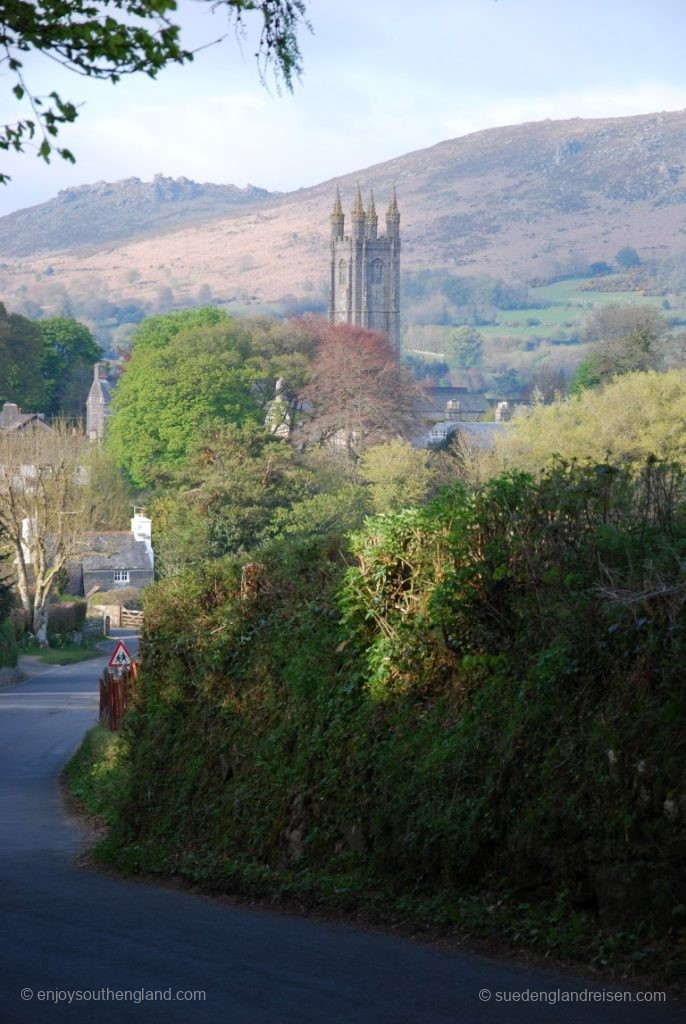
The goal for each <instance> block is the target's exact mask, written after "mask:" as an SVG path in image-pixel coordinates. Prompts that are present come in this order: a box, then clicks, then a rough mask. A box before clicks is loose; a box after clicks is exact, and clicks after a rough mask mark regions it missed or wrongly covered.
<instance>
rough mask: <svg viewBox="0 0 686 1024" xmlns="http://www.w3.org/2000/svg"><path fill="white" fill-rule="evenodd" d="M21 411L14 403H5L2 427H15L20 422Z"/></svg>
mask: <svg viewBox="0 0 686 1024" xmlns="http://www.w3.org/2000/svg"><path fill="white" fill-rule="evenodd" d="M20 415H21V409H20V408H19V406H18V405H15V404H14V402H5V404H4V405H3V407H2V411H1V412H0V427H13V426H14V424H15V423H18V422H19V417H20Z"/></svg>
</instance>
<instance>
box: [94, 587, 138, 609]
mask: <svg viewBox="0 0 686 1024" xmlns="http://www.w3.org/2000/svg"><path fill="white" fill-rule="evenodd" d="M88 603H89V604H90V605H96V606H97V607H100V606H102V605H104V604H120V605H123V606H124V607H125V608H131V609H132V610H135V611H140V609H141V608H142V607H143V591H142V590H138V589H137V588H136V587H118V588H117V589H116V590H99V591H98V593H97V594H93V595H92V596H91V597H89V598H88Z"/></svg>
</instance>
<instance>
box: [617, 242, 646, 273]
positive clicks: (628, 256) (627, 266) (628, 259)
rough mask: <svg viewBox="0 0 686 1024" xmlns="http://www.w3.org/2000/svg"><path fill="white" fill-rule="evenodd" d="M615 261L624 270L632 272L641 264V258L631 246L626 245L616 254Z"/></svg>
mask: <svg viewBox="0 0 686 1024" xmlns="http://www.w3.org/2000/svg"><path fill="white" fill-rule="evenodd" d="M615 259H616V261H617V263H618V264H619V266H620V267H621V268H622V270H631V269H632V267H638V266H640V264H641V257H640V256H639V255H638V253H637V252H636V250H635V249H632V248H631V246H630V245H624V246H622V248H621V249H620V250H619V252H618V253H617V254H616V256H615Z"/></svg>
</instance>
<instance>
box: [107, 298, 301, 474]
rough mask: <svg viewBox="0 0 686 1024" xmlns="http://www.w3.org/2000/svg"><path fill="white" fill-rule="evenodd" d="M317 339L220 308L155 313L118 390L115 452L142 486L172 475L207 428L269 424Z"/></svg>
mask: <svg viewBox="0 0 686 1024" xmlns="http://www.w3.org/2000/svg"><path fill="white" fill-rule="evenodd" d="M310 344H311V343H310V341H309V339H308V338H306V337H305V336H304V335H303V334H302V332H298V331H297V330H296V329H295V328H294V327H293V326H292V325H289V324H284V323H279V321H276V320H273V321H268V320H266V319H264V318H263V319H258V320H256V321H252V320H234V319H232V318H231V317H229V316H227V315H226V313H223V312H221V311H220V310H218V309H212V308H205V309H193V310H184V311H182V312H179V313H171V314H159V315H157V316H153V317H150V319H149V320H146V321H144V323H143V324H141V326H140V328H139V329H138V330H137V331H136V333H135V334H134V338H133V347H132V350H131V358H130V360H129V361H128V362H127V363H126V364H125V367H124V372H123V373H122V376H121V379H120V381H119V384H118V386H117V390H116V392H115V395H114V400H113V415H112V417H111V419H110V422H109V425H108V436H107V447H108V449H109V451H110V452H111V453H112V454H113V456H114V457H115V459H116V461H117V463H118V465H120V466H121V467H123V469H124V470H125V471H126V473H127V474H128V476H129V478H130V479H131V480H132V482H133V483H134V484H136V485H137V486H139V487H145V486H148V485H150V484H152V483H155V482H157V481H159V480H160V478H161V477H162V476H164V474H169V473H172V474H173V472H174V471H175V470H176V469H177V468H178V467H180V466H182V465H183V464H184V463H185V462H186V461H187V459H188V456H189V454H190V453H191V451H192V449H193V448H194V446H195V445H196V443H197V440H198V438H199V437H201V436H203V435H205V434H206V433H207V431H208V430H210V429H212V428H217V427H219V426H220V425H221V424H226V423H235V424H242V423H245V422H248V421H252V422H255V423H257V422H259V423H263V422H264V416H265V408H266V406H267V405H268V404H269V402H271V400H272V399H273V397H274V388H275V385H276V379H277V378H279V377H281V378H283V379H284V382H285V383H284V388H283V390H282V392H281V393H282V394H284V395H285V396H287V395H288V394H289V393H290V392H291V391H292V390H293V388H294V387H295V386H299V384H300V381H301V380H302V379H303V377H304V366H305V355H304V351H305V350H306V349H307V348H308V346H310ZM299 346H300V348H301V349H302V351H298V348H299ZM291 380H292V381H294V384H291Z"/></svg>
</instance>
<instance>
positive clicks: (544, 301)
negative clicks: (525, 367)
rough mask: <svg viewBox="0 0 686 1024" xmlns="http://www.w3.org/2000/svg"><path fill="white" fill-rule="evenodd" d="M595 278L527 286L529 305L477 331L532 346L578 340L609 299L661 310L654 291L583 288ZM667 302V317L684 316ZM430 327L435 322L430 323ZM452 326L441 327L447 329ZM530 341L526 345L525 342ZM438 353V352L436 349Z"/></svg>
mask: <svg viewBox="0 0 686 1024" xmlns="http://www.w3.org/2000/svg"><path fill="white" fill-rule="evenodd" d="M594 281H597V279H595V278H592V277H586V278H572V279H569V280H565V281H557V282H556V283H555V284H549V285H543V286H541V287H539V288H531V289H530V290H529V295H530V299H531V303H532V305H531V306H528V307H526V308H525V309H502V310H498V313H497V316H498V320H497V322H496V323H493V324H484V325H479V327H478V330H479V332H480V333H481V334H482V335H483V336H484V337H485V338H488V339H489V340H494V341H495V340H497V339H505V338H511V339H516V340H517V341H518V342H520V343H521V344H522V345H523V346H526V347H536V345H537V344H539V343H540V342H544V341H552V342H553V343H555V342H564V341H567V342H568V343H575V344H578V338H579V337H580V334H581V330H582V327H583V324H584V321H585V320H587V318H588V317H589V316H590V315H591V313H593V311H594V310H596V309H598V308H599V307H601V306H606V305H608V304H609V303H617V304H619V305H635V306H652V307H654V308H656V309H658V310H660V311H662V302H663V299H662V298H661V297H660V296H657V295H642V294H641V293H640V292H635V291H633V292H630V291H612V292H605V291H593V290H592V289H589V290H588V291H586V290H582V289H585V288H586V287H587V286H588V285H589V284H591V285H592V284H593V283H594ZM670 301H671V303H672V304H671V306H670V308H669V309H668V310H665V314H666V315H667V317H677V318H679V319H682V318H686V307H685V306H682V305H681V302H682V299H681V297H679V302H678V303H677V302H676V301H675V298H674V296H670ZM430 329H431V330H432V331H434V332H435V331H436V327H435V326H431V325H430ZM451 329H452V328H449V327H446V328H442V330H444V331H445V332H446V333H448V332H449V331H450V330H451ZM527 342H530V343H531V345H530V346H527V345H526V343H527ZM415 345H416V346H417V347H410V348H409V351H411V352H415V353H417V354H421V355H424V356H425V357H427V356H430V354H431V353H430V352H429V351H427V349H429V348H430V347H431V346H430V344H426V345H423V346H422V347H421V348H420V347H419V345H420V343H419V340H418V339H417V340H415ZM436 355H440V353H438V352H437V353H436Z"/></svg>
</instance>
